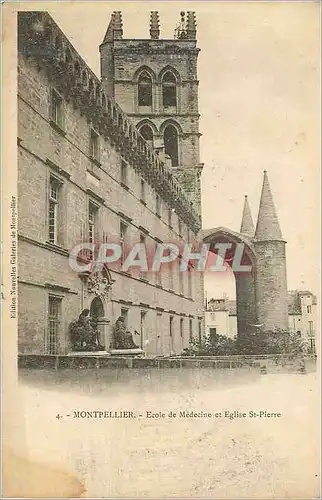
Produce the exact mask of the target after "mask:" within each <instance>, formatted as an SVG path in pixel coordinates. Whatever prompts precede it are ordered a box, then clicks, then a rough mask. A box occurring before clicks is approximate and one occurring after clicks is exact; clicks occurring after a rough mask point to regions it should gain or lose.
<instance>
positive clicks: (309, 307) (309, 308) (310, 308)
mask: <svg viewBox="0 0 322 500" xmlns="http://www.w3.org/2000/svg"><path fill="white" fill-rule="evenodd" d="M306 311H307V313H308V314H311V313H312V306H306Z"/></svg>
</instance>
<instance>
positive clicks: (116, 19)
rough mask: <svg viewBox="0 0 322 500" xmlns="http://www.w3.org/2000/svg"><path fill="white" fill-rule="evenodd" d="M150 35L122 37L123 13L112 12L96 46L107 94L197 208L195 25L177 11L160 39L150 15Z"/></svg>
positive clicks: (191, 16)
mask: <svg viewBox="0 0 322 500" xmlns="http://www.w3.org/2000/svg"><path fill="white" fill-rule="evenodd" d="M149 32H150V38H142V39H127V38H123V23H122V13H121V12H120V11H115V12H113V14H112V16H111V20H110V23H109V25H108V28H107V31H106V34H105V37H104V40H103V42H102V44H101V45H100V55H101V78H102V83H103V85H104V87H105V89H106V91H107V93H108V94H109V95H110V96H111V97H112V98H114V99H115V101H116V102H117V103H118V104H119V105H120V106H121V107H122V109H123V111H125V113H127V115H128V116H129V117H130V118H131V120H132V121H133V122H134V123H135V124H136V126H137V128H138V130H139V131H140V133H141V135H142V136H143V137H144V138H145V139H146V140H147V141H148V142H149V143H150V145H151V147H153V149H154V150H156V151H157V152H158V153H159V155H160V156H161V157H162V159H163V160H164V161H165V162H166V163H167V164H168V165H169V167H170V168H171V171H172V173H173V175H174V176H175V178H176V179H177V180H178V181H179V182H180V184H181V185H182V187H183V188H184V190H185V191H186V193H187V194H188V195H189V197H190V199H191V201H192V202H193V204H194V206H195V208H196V209H197V210H198V211H199V213H200V211H201V207H200V205H201V200H200V198H201V193H200V175H201V171H202V167H203V165H202V164H201V163H200V153H199V139H200V133H199V111H198V79H197V58H198V54H199V49H198V48H197V41H196V33H197V24H196V16H195V13H194V12H191V11H189V12H181V13H180V20H179V22H178V24H177V26H176V28H175V30H174V35H173V38H171V39H162V38H160V21H159V14H158V12H156V11H152V12H151V14H150V30H149Z"/></svg>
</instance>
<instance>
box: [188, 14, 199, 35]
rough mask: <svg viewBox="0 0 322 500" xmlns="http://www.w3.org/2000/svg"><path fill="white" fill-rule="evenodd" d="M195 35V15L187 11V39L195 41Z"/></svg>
mask: <svg viewBox="0 0 322 500" xmlns="http://www.w3.org/2000/svg"><path fill="white" fill-rule="evenodd" d="M196 35H197V21H196V13H195V12H193V11H191V10H188V12H187V38H188V39H189V40H195V39H196Z"/></svg>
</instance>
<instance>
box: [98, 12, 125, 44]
mask: <svg viewBox="0 0 322 500" xmlns="http://www.w3.org/2000/svg"><path fill="white" fill-rule="evenodd" d="M122 37H123V22H122V12H121V11H120V10H117V11H116V10H115V11H114V12H113V13H112V15H111V20H110V22H109V25H108V28H107V30H106V33H105V37H104V40H103V43H104V42H108V41H111V40H117V39H122Z"/></svg>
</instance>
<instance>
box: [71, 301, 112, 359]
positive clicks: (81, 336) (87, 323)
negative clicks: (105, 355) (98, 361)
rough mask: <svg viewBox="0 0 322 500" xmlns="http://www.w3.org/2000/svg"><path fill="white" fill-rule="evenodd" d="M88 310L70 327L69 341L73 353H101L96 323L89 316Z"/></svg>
mask: <svg viewBox="0 0 322 500" xmlns="http://www.w3.org/2000/svg"><path fill="white" fill-rule="evenodd" d="M89 312H90V311H89V309H84V310H83V311H82V312H81V313H80V315H79V317H78V320H76V321H73V322H72V323H71V325H70V340H71V344H72V350H73V351H101V350H103V349H104V346H102V345H101V343H100V339H99V331H98V329H97V321H96V320H95V319H91V318H90V316H89Z"/></svg>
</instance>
